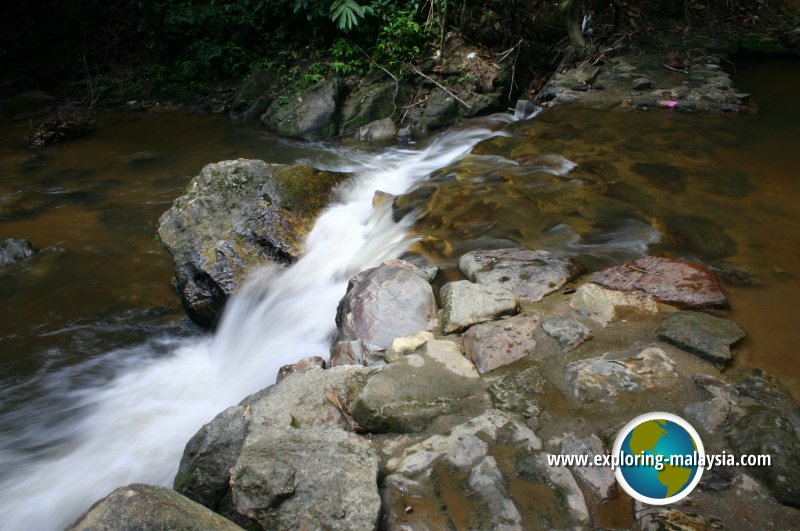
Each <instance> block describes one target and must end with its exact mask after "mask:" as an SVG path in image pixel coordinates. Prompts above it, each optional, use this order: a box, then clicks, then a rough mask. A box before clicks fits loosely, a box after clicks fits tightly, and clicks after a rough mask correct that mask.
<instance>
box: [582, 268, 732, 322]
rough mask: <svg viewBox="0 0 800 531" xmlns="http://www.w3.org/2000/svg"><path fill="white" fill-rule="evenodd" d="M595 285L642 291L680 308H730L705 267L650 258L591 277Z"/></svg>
mask: <svg viewBox="0 0 800 531" xmlns="http://www.w3.org/2000/svg"><path fill="white" fill-rule="evenodd" d="M590 278H591V280H592V282H595V283H597V284H600V285H601V286H605V287H606V288H609V289H614V290H639V291H644V292H645V293H647V294H649V295H651V296H652V297H653V298H654V299H655V300H656V301H658V302H663V303H665V304H671V305H673V306H677V307H679V308H683V309H687V310H691V309H703V308H727V306H728V300H727V299H726V298H725V294H723V293H722V291H721V290H720V288H719V282H717V277H716V276H715V275H714V273H713V272H712V271H711V270H710V269H708V268H707V267H705V266H703V265H701V264H693V263H688V262H681V261H679V260H672V259H670V258H663V257H659V256H647V257H645V258H640V259H638V260H634V261H632V262H627V263H625V264H622V265H617V266H613V267H609V268H607V269H604V270H602V271H599V272H597V273H594V274H592V275H591V277H590Z"/></svg>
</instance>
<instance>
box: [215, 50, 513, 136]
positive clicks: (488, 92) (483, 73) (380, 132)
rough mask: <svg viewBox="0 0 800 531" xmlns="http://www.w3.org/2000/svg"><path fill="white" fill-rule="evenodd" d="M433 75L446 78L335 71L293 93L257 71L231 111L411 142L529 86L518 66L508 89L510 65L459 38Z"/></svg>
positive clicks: (302, 130) (277, 124) (300, 126)
mask: <svg viewBox="0 0 800 531" xmlns="http://www.w3.org/2000/svg"><path fill="white" fill-rule="evenodd" d="M428 73H429V74H430V76H433V77H434V78H438V79H440V81H441V82H435V81H433V80H432V79H433V78H432V77H430V76H428V75H424V76H423V75H420V76H418V77H417V76H403V77H401V78H394V79H388V78H385V77H384V78H376V77H374V76H372V77H368V78H364V79H358V78H356V79H354V78H347V79H344V78H340V77H331V78H328V79H323V80H321V81H319V82H317V83H315V84H314V85H312V86H310V87H308V88H306V89H305V90H303V91H301V92H300V93H299V94H297V95H295V96H293V97H292V96H289V95H287V94H281V92H282V91H284V90H285V87H282V86H281V79H280V77H279V76H278V75H277V73H276V71H275V70H273V69H264V70H258V71H256V72H254V73H253V74H251V75H250V76H249V77H248V78H247V79H245V80H244V82H243V83H242V86H241V88H240V89H239V90H238V91H237V93H236V94H235V96H234V98H233V104H232V105H231V110H230V115H231V118H232V119H233V120H235V121H240V122H247V121H251V120H257V119H260V120H261V123H262V124H263V125H264V126H266V127H267V128H269V129H270V130H272V131H275V132H276V133H278V134H280V135H283V136H288V137H293V138H301V139H305V140H318V139H324V138H331V137H334V136H347V137H352V138H356V139H357V140H360V141H363V142H387V141H393V140H395V139H398V140H400V141H408V140H411V137H412V135H413V134H414V133H415V132H418V133H420V134H426V133H428V132H430V131H434V130H437V129H441V128H443V127H447V126H450V125H453V124H455V123H457V122H459V121H461V120H462V119H465V118H471V117H474V116H480V115H485V114H489V113H492V112H497V111H500V110H503V109H505V107H506V106H507V103H508V98H509V97H510V95H511V94H510V93H518V92H519V88H518V87H522V86H524V85H523V84H522V83H520V78H519V76H522V77H525V76H523V74H522V73H519V72H518V73H517V76H518V77H517V83H514V84H513V85H514V89H512V90H511V91H509V87H510V86H511V85H512V83H513V80H512V78H511V65H508V64H504V65H497V64H495V63H493V62H492V61H490V60H489V59H487V58H485V57H484V56H483V54H481V53H480V50H478V49H477V48H476V47H474V46H469V45H466V44H464V43H461V42H459V43H450V45H449V46H448V54H447V57H446V58H440V64H439V65H438V67H437V69H436V70H435V72H434V71H429V72H428ZM526 75H527V74H526ZM448 79H450V81H448ZM452 79H470V80H472V81H471V82H470V83H458V82H457V83H453V82H452ZM522 81H523V82H524V81H525V80H524V79H523V80H522ZM445 85H448V86H449V88H446V89H445V88H443V87H444V86H445ZM398 126H400V128H399V129H398Z"/></svg>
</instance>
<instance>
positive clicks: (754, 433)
mask: <svg viewBox="0 0 800 531" xmlns="http://www.w3.org/2000/svg"><path fill="white" fill-rule="evenodd" d="M745 411H746V412H745V414H744V415H743V416H742V417H741V418H739V419H738V420H736V421H735V422H733V423H732V424H731V425H730V426H729V427H728V429H727V433H726V436H727V439H728V442H729V443H730V445H731V447H732V448H733V450H734V451H735V452H737V453H738V454H739V455H753V456H755V455H769V456H771V463H770V465H769V466H754V467H748V468H747V469H746V470H747V473H748V474H752V475H753V476H754V477H756V478H757V479H759V480H760V481H761V482H762V483H764V485H766V487H767V488H768V489H769V490H770V492H771V493H772V495H773V496H775V498H776V499H777V500H778V501H779V502H781V503H783V504H785V505H789V506H792V507H797V508H800V473H798V470H800V441H798V438H797V432H796V431H795V430H794V427H793V426H792V423H791V421H789V419H787V418H786V417H785V416H783V415H782V414H781V413H780V411H776V410H773V409H771V408H769V407H764V406H761V405H757V406H750V407H748V408H746V410H745Z"/></svg>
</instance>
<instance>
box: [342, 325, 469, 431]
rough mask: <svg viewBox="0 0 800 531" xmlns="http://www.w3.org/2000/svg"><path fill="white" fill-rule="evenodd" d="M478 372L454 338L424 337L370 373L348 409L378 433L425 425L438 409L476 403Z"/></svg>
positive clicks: (452, 409)
mask: <svg viewBox="0 0 800 531" xmlns="http://www.w3.org/2000/svg"><path fill="white" fill-rule="evenodd" d="M480 395H482V391H481V389H480V383H479V378H478V373H477V372H476V371H475V368H474V367H473V366H472V364H471V363H470V362H469V361H468V360H467V359H466V358H464V356H463V355H462V354H461V351H459V350H458V346H457V345H456V344H455V343H453V342H452V341H443V340H432V341H428V342H426V343H425V344H424V345H423V346H422V347H420V349H418V350H417V351H416V353H414V354H409V355H407V356H404V357H402V358H400V359H399V360H397V361H395V362H393V363H390V364H389V365H387V366H385V367H383V368H382V369H381V370H380V371H379V372H377V373H375V374H373V375H372V376H370V378H369V379H368V380H367V383H366V385H364V387H363V388H362V389H361V390H360V391H359V392H358V395H356V397H355V400H354V401H353V406H352V408H351V410H350V412H351V414H352V415H353V418H354V419H355V420H356V422H358V423H359V424H360V425H361V426H363V427H364V428H366V429H367V430H369V431H371V432H377V433H413V432H420V431H424V430H425V429H426V428H427V427H428V426H429V425H430V424H431V422H432V421H433V420H434V419H436V418H437V417H440V416H442V415H449V414H460V413H463V412H464V411H471V410H473V409H474V408H476V407H480V400H476V397H478V396H480Z"/></svg>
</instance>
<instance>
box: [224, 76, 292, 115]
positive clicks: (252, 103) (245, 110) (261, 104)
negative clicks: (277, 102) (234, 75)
mask: <svg viewBox="0 0 800 531" xmlns="http://www.w3.org/2000/svg"><path fill="white" fill-rule="evenodd" d="M279 82H280V78H279V76H278V73H277V70H276V69H274V68H262V69H261V70H256V71H255V72H253V73H252V74H250V75H249V76H247V77H246V78H245V80H244V81H243V82H242V86H241V87H240V88H239V90H237V91H236V94H235V95H234V96H233V101H232V102H231V111H230V116H231V120H233V121H236V122H250V121H252V120H257V119H259V118H260V117H261V115H262V114H264V112H265V111H266V110H267V107H269V104H270V103H272V100H273V99H274V98H275V90H276V87H277V86H278V84H279Z"/></svg>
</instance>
